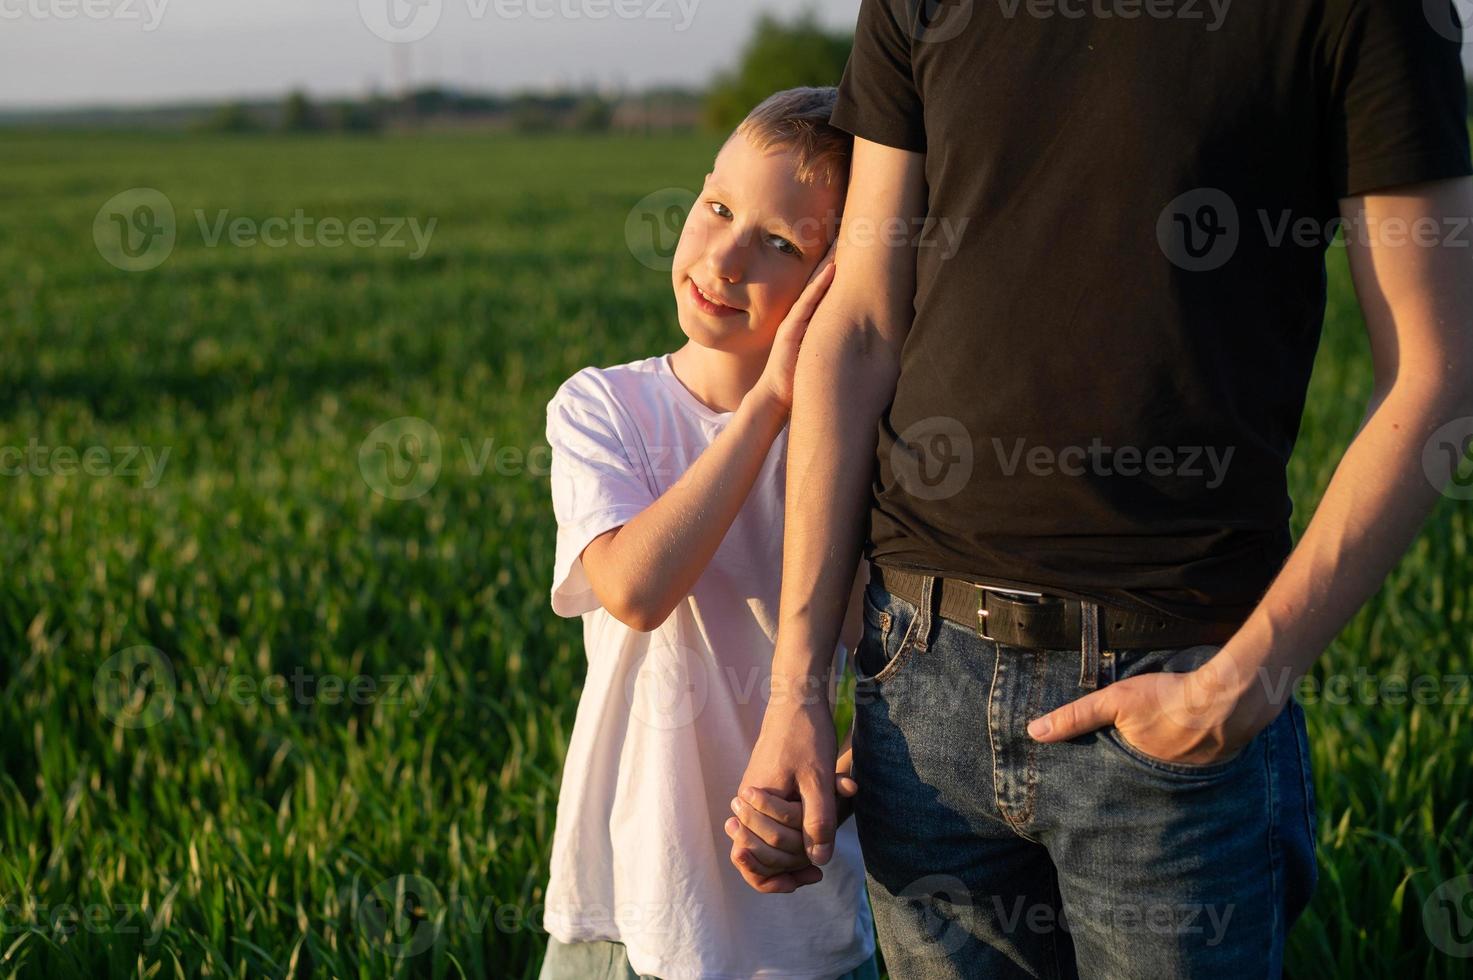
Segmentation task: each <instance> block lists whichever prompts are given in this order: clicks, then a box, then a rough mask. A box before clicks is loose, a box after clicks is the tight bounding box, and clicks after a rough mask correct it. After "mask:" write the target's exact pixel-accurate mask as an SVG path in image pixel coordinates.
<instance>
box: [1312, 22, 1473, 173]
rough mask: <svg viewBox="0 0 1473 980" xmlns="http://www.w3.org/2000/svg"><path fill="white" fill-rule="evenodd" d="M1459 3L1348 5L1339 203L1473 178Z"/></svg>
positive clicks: (1340, 60)
mask: <svg viewBox="0 0 1473 980" xmlns="http://www.w3.org/2000/svg"><path fill="white" fill-rule="evenodd" d="M1460 33H1461V27H1460V25H1459V23H1458V14H1457V11H1456V10H1455V9H1454V8H1453V4H1452V0H1348V10H1347V15H1346V19H1345V23H1344V25H1343V29H1342V31H1341V34H1340V38H1339V41H1338V43H1337V44H1336V45H1335V48H1334V52H1333V63H1332V65H1331V66H1330V70H1329V72H1328V73H1327V77H1328V79H1329V83H1330V86H1331V91H1330V93H1329V105H1330V131H1329V133H1330V139H1331V143H1330V153H1329V163H1330V173H1329V175H1328V177H1329V181H1330V185H1331V188H1332V189H1333V190H1334V192H1335V196H1336V197H1351V196H1355V195H1359V194H1364V193H1367V192H1369V191H1373V190H1376V189H1377V188H1383V187H1392V186H1395V185H1397V184H1411V183H1416V182H1419V181H1426V180H1440V179H1443V178H1448V177H1460V176H1464V175H1466V174H1468V173H1470V172H1473V166H1470V161H1469V153H1468V129H1467V122H1466V117H1467V99H1468V96H1467V91H1466V89H1465V87H1464V85H1465V83H1464V79H1463V66H1462V58H1461V45H1460V43H1459V40H1458V38H1459V36H1460Z"/></svg>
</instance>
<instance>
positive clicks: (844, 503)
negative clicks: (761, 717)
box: [773, 300, 899, 693]
mask: <svg viewBox="0 0 1473 980" xmlns="http://www.w3.org/2000/svg"><path fill="white" fill-rule="evenodd" d="M898 373H899V372H898V361H897V359H896V357H895V354H894V352H893V351H892V350H891V349H890V348H889V347H888V346H887V345H886V342H885V341H884V340H882V339H881V337H880V335H879V334H878V333H877V332H876V331H874V330H872V329H870V328H868V327H867V326H866V325H864V324H862V323H856V322H855V318H854V317H853V316H851V315H849V314H846V313H845V312H844V308H843V304H842V300H841V301H840V302H838V303H834V304H833V305H826V306H825V307H823V308H821V309H820V311H819V313H818V314H817V315H816V316H815V317H814V320H813V324H812V326H811V327H810V328H809V332H808V336H807V337H806V338H805V339H804V342H803V349H802V352H801V353H800V354H799V357H798V367H797V372H796V376H795V381H794V388H793V413H792V420H791V422H790V423H789V430H788V472H787V510H786V516H785V519H784V541H783V586H782V607H781V620H780V622H779V626H778V639H777V649H776V651H775V653H774V657H773V680H774V693H777V691H778V688H779V686H780V685H782V684H784V683H787V684H790V685H793V686H795V687H797V688H799V689H802V690H810V689H811V690H819V689H822V688H821V687H814V684H815V682H816V681H817V680H818V679H820V678H823V677H826V676H827V673H828V670H829V667H830V665H831V658H832V656H833V652H834V646H835V643H836V642H837V640H838V637H839V631H840V627H841V624H842V623H843V620H844V612H845V609H846V607H847V605H848V601H849V596H850V591H851V589H852V587H853V585H854V571H855V566H856V563H857V562H858V560H859V557H860V548H861V546H862V544H863V541H864V537H865V532H866V527H867V523H868V517H869V500H870V492H869V490H870V479H871V475H872V473H873V465H874V455H875V440H876V432H877V422H878V421H879V418H880V416H881V414H882V413H883V412H884V410H885V407H886V406H887V405H889V404H890V400H891V398H892V396H893V395H894V392H895V382H896V377H897V375H898Z"/></svg>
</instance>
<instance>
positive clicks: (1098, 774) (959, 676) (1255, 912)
mask: <svg viewBox="0 0 1473 980" xmlns="http://www.w3.org/2000/svg"><path fill="white" fill-rule="evenodd" d="M936 581H937V580H936V579H934V578H927V579H926V585H925V592H926V599H927V600H928V601H927V602H925V603H923V604H922V606H921V607H918V606H917V605H915V604H913V603H910V602H908V601H906V600H905V599H902V598H900V597H898V596H896V595H894V594H893V593H890V592H887V591H885V590H884V589H882V588H880V587H879V586H878V585H876V584H874V583H873V582H872V583H871V584H870V586H869V588H868V589H867V590H866V593H865V597H864V620H865V624H864V636H863V639H862V640H861V642H860V643H859V646H858V648H857V649H856V651H855V659H856V672H857V673H858V676H859V683H858V684H857V686H856V690H855V700H856V705H855V737H854V774H855V777H856V778H857V780H858V782H859V795H858V797H857V798H856V801H855V811H854V816H855V820H856V821H857V824H858V831H859V840H860V844H861V846H862V847H863V850H864V862H865V867H866V872H867V877H868V885H869V894H870V905H871V907H872V908H873V910H874V916H875V927H876V931H877V933H878V936H879V941H880V947H881V951H882V952H883V953H884V956H885V964H886V967H887V968H888V970H889V971H890V975H891V976H892V977H895V978H897V980H942V978H952V977H976V978H983V977H985V978H988V980H998V978H1004V977H1079V976H1083V977H1088V978H1091V980H1095V978H1125V977H1140V978H1150V980H1157V978H1163V977H1172V978H1177V977H1233V978H1242V980H1248V978H1252V980H1260V978H1264V977H1277V976H1279V975H1280V974H1281V972H1282V968H1283V953H1284V937H1285V933H1286V932H1287V931H1288V929H1289V927H1290V926H1291V925H1292V924H1293V922H1294V921H1295V919H1296V918H1297V917H1298V915H1299V914H1300V912H1302V911H1303V910H1304V907H1305V905H1306V904H1307V903H1308V901H1309V897H1310V894H1311V893H1312V892H1313V890H1314V886H1315V881H1316V876H1317V872H1316V862H1315V846H1314V826H1315V814H1314V807H1315V804H1314V795H1313V788H1312V786H1311V782H1310V770H1309V747H1308V742H1307V739H1306V737H1305V730H1304V712H1303V709H1302V708H1301V707H1300V706H1299V704H1298V703H1297V702H1295V701H1293V700H1292V699H1291V700H1290V701H1289V703H1288V704H1287V706H1286V707H1285V709H1284V710H1283V711H1281V712H1280V713H1279V715H1278V717H1277V718H1276V719H1275V720H1274V721H1273V722H1272V723H1271V724H1270V725H1269V726H1268V727H1267V728H1265V729H1264V730H1263V731H1262V732H1260V733H1259V734H1258V735H1257V736H1256V737H1255V738H1254V739H1253V740H1252V741H1251V742H1250V743H1249V744H1248V745H1247V746H1245V747H1244V748H1243V749H1242V750H1241V751H1240V752H1238V753H1236V754H1234V755H1233V756H1232V757H1230V758H1228V759H1225V760H1221V761H1218V762H1214V763H1211V764H1208V765H1193V764H1183V763H1179V762H1172V761H1166V760H1162V759H1158V758H1155V757H1153V756H1150V755H1147V754H1146V753H1144V752H1142V751H1141V750H1139V749H1138V748H1136V747H1135V746H1133V745H1131V744H1130V743H1129V742H1127V741H1126V740H1125V739H1124V738H1122V737H1121V735H1120V733H1119V731H1118V730H1116V729H1115V728H1114V727H1113V726H1111V727H1108V728H1104V729H1101V730H1099V731H1097V732H1093V733H1090V734H1088V735H1084V736H1081V737H1079V738H1075V739H1071V740H1069V741H1067V742H1057V743H1052V744H1044V743H1039V742H1035V741H1034V740H1033V739H1032V738H1030V737H1029V735H1028V733H1027V731H1026V730H1025V728H1026V726H1027V724H1028V722H1029V721H1030V720H1031V719H1033V718H1035V717H1037V716H1038V715H1041V714H1043V713H1044V712H1046V711H1049V710H1052V709H1054V708H1056V707H1058V706H1059V705H1062V704H1065V703H1067V702H1069V701H1072V700H1074V699H1076V698H1079V697H1081V696H1083V695H1084V694H1086V693H1088V692H1089V691H1090V690H1093V689H1094V688H1096V687H1098V686H1101V685H1105V684H1109V683H1112V682H1114V681H1117V680H1123V679H1124V678H1126V677H1131V676H1134V675H1136V674H1144V673H1148V672H1150V671H1157V670H1191V669H1194V668H1195V667H1197V666H1198V665H1199V664H1201V663H1202V662H1203V661H1205V660H1206V659H1208V658H1209V657H1211V656H1212V655H1213V654H1214V653H1216V652H1217V651H1218V650H1219V649H1221V647H1219V646H1194V647H1187V648H1178V649H1169V650H1085V651H1081V650H1077V649H1076V650H1069V651H1063V650H1054V651H1038V650H1025V649H1020V648H1017V647H1009V646H1003V645H1000V644H998V643H995V642H993V641H992V640H988V639H984V638H983V637H982V636H980V635H979V634H978V633H977V632H976V630H974V629H968V628H966V627H964V626H961V625H958V624H956V623H954V622H952V621H950V620H946V619H942V618H940V617H939V616H937V615H935V614H934V612H933V610H934V609H935V607H936V603H935V602H934V601H929V600H931V596H932V589H933V586H934V584H935V582H936ZM926 607H929V609H928V608H926Z"/></svg>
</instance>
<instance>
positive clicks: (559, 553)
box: [547, 373, 656, 616]
mask: <svg viewBox="0 0 1473 980" xmlns="http://www.w3.org/2000/svg"><path fill="white" fill-rule="evenodd" d="M618 414H619V413H618V409H617V407H616V406H615V405H613V404H612V402H611V401H610V400H609V399H608V398H607V396H606V395H605V394H604V393H603V392H601V391H599V390H598V389H597V387H596V386H594V385H592V384H590V383H589V382H588V381H587V378H586V376H585V375H583V374H581V373H580V374H578V375H574V376H573V377H572V378H571V379H569V380H568V381H567V382H566V383H564V385H563V386H562V387H561V388H559V389H558V392H557V394H556V395H554V396H553V398H552V400H551V401H550V402H548V404H547V443H548V446H549V447H550V448H551V450H552V465H551V473H550V476H551V483H552V509H553V513H554V514H555V515H556V517H557V547H556V555H555V557H554V560H553V574H552V609H553V612H555V613H557V614H558V615H559V616H581V615H582V614H583V613H586V612H590V611H592V610H594V609H597V608H598V607H599V600H598V596H597V595H596V594H595V593H594V591H593V586H592V585H590V584H589V581H588V576H587V575H586V573H585V572H584V569H583V561H582V559H581V555H582V553H583V549H584V548H586V547H587V546H588V542H590V541H592V540H593V539H594V538H596V537H598V536H599V535H600V534H602V533H604V532H605V531H608V530H610V529H611V528H616V527H619V526H620V525H622V524H626V523H628V522H629V520H630V519H631V518H633V517H634V516H635V515H637V514H638V513H640V511H642V510H644V509H645V508H646V507H648V506H649V505H650V504H651V503H653V502H654V501H655V499H656V494H655V492H654V490H653V489H652V487H651V486H650V482H649V480H648V479H647V478H646V475H645V472H644V468H643V466H642V465H641V464H640V463H638V462H636V459H637V458H638V457H637V456H636V455H635V454H633V453H631V452H630V451H629V448H628V447H627V446H626V444H625V439H624V438H621V436H620V430H621V429H625V430H627V426H625V425H621V424H620V420H619V417H618Z"/></svg>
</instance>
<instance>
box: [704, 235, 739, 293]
mask: <svg viewBox="0 0 1473 980" xmlns="http://www.w3.org/2000/svg"><path fill="white" fill-rule="evenodd" d="M742 265H743V259H742V246H741V242H740V241H738V240H737V238H736V236H735V235H730V236H721V237H719V238H713V239H712V240H711V243H710V247H709V248H708V249H707V250H706V268H707V270H708V271H710V273H711V275H713V276H716V277H717V278H719V279H724V280H726V281H727V282H739V281H741V278H742Z"/></svg>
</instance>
